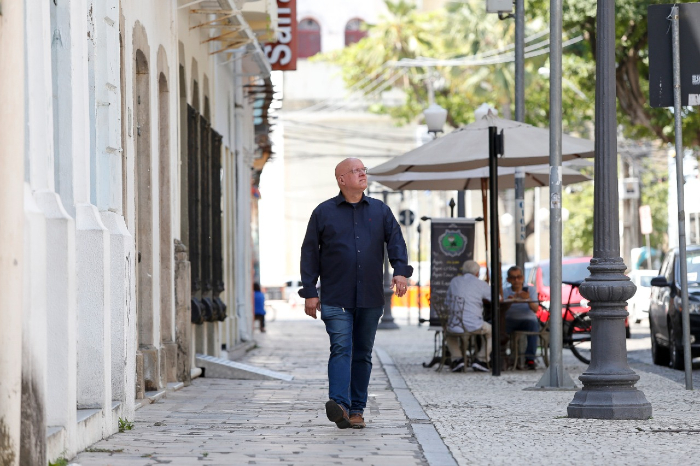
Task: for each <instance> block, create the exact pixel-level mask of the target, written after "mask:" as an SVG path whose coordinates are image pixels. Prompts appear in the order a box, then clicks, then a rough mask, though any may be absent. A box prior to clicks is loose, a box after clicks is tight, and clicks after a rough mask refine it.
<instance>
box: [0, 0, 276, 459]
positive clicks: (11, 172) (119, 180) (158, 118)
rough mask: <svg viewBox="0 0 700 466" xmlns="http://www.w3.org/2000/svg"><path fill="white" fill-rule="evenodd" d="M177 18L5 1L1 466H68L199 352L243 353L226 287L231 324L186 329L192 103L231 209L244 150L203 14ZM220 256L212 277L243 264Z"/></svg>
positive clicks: (231, 84)
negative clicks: (211, 140)
mask: <svg viewBox="0 0 700 466" xmlns="http://www.w3.org/2000/svg"><path fill="white" fill-rule="evenodd" d="M177 4H178V2H143V1H136V0H66V1H62V2H23V1H21V0H8V1H3V12H2V15H0V57H2V62H3V64H7V65H8V66H7V67H3V69H2V70H0V83H2V88H1V89H0V103H2V106H1V108H0V122H2V125H0V135H1V136H2V139H3V145H2V148H0V150H2V153H3V156H2V157H1V158H0V165H1V166H2V170H1V174H0V176H2V178H3V186H4V187H5V189H3V190H2V193H0V238H1V239H2V245H1V247H2V249H1V250H0V276H1V277H3V280H2V287H3V288H2V290H3V293H1V297H0V300H2V309H3V310H12V312H11V313H10V314H8V315H5V314H3V319H4V320H3V322H4V324H3V326H2V329H3V330H2V338H1V339H0V345H2V346H1V348H0V349H1V351H0V394H1V395H2V398H3V400H5V401H4V402H3V403H2V406H1V407H0V435H2V438H1V439H0V444H2V445H3V446H7V448H4V447H3V448H4V449H3V450H2V451H0V463H2V464H3V465H4V464H13V465H14V464H20V463H21V464H46V462H47V460H50V461H54V460H56V459H57V458H58V457H60V456H64V457H67V458H70V457H72V456H73V455H74V454H75V453H76V452H78V451H80V450H82V449H84V448H85V447H87V446H89V445H90V444H92V443H94V442H95V441H97V440H99V439H101V438H104V437H106V436H109V435H111V434H113V433H114V432H116V431H117V427H118V426H117V424H118V419H119V418H123V419H127V420H133V417H134V412H135V410H136V409H137V408H138V406H140V405H141V404H143V403H147V402H148V401H147V398H149V397H151V398H152V397H154V396H161V393H160V392H164V391H165V390H167V389H168V388H172V389H174V388H176V387H178V386H182V383H183V382H184V383H189V381H190V379H191V377H192V375H193V374H194V375H196V374H197V371H196V368H194V367H193V365H192V364H191V362H192V360H193V358H194V349H195V348H196V347H200V348H202V352H206V353H208V354H211V355H214V356H219V355H221V350H220V349H221V342H222V341H225V342H226V343H228V345H229V347H231V346H235V345H236V344H238V343H240V342H241V341H242V338H241V335H243V333H241V332H240V331H239V328H240V325H239V320H241V319H239V316H238V315H237V313H236V310H237V303H234V302H233V301H234V300H235V299H236V293H235V292H234V290H233V288H235V287H237V286H240V285H239V284H238V283H237V282H236V280H235V276H233V275H231V274H229V276H228V277H227V280H226V281H227V286H229V287H230V289H229V290H228V292H227V293H228V294H227V295H226V297H227V299H230V300H231V302H230V303H229V309H233V310H234V312H233V314H232V317H231V318H230V319H227V320H226V321H225V322H223V323H221V322H212V323H206V324H204V325H203V326H197V327H198V328H196V329H193V326H192V324H191V323H190V315H189V313H190V308H189V295H188V293H187V291H188V289H189V286H190V279H189V264H188V261H187V252H186V250H185V249H184V248H183V247H182V244H181V243H180V245H179V246H178V248H177V260H176V258H175V254H176V244H178V242H180V241H181V240H184V239H186V238H183V236H185V235H183V233H186V230H183V228H182V225H183V223H186V218H183V217H185V216H186V215H187V210H186V204H185V203H184V199H183V196H182V189H181V187H182V185H183V178H184V176H185V175H186V172H185V173H183V168H182V167H183V156H182V154H183V151H184V150H185V148H184V147H183V138H182V135H183V131H185V129H183V128H182V126H181V123H182V118H181V114H182V110H183V108H184V109H185V111H186V105H187V104H188V103H190V104H193V105H195V106H197V107H199V108H200V109H201V111H202V113H203V114H204V115H205V116H206V117H207V118H208V119H209V120H210V122H211V124H212V127H213V128H214V129H215V130H216V131H217V132H219V133H221V134H222V136H223V144H222V154H224V156H225V158H224V162H225V164H224V179H225V180H226V181H225V189H226V193H227V194H228V195H231V194H233V193H234V192H235V191H236V188H237V187H238V186H237V185H236V172H245V171H246V167H248V172H249V171H250V164H251V163H252V156H251V154H252V152H253V151H254V150H255V148H254V139H253V127H252V118H253V115H252V108H251V105H250V103H249V102H248V100H247V99H246V98H245V96H244V95H243V93H242V86H243V84H245V83H247V81H244V80H243V78H242V76H241V73H240V65H238V66H239V71H238V73H237V74H236V73H235V71H236V60H229V61H228V62H225V60H226V59H228V58H230V56H227V57H224V56H223V55H216V54H214V55H212V54H211V52H213V51H214V50H215V47H216V45H215V43H213V42H210V43H203V42H204V41H205V40H206V39H207V38H208V37H209V35H210V34H214V31H206V32H205V31H203V30H190V26H191V25H192V24H193V21H202V20H206V19H207V18H206V17H204V18H193V17H192V15H191V14H190V12H189V11H188V10H184V9H182V10H181V9H177ZM25 8H26V11H25ZM25 40H26V47H24V46H23V42H24V41H25ZM239 58H240V57H239ZM238 62H239V63H240V60H238ZM181 65H182V69H181V68H180V66H181ZM10 69H12V70H13V71H12V72H11V73H10V72H9V70H10ZM262 71H263V72H264V71H265V70H262ZM25 74H26V76H27V80H26V81H25V78H24V76H25ZM195 80H196V81H197V86H194V81H195ZM25 86H26V89H27V90H31V91H30V92H29V91H28V92H26V93H25V92H24V90H25ZM195 87H196V88H197V89H198V92H197V95H194V92H193V91H194V89H195ZM236 95H238V97H235V96H236ZM234 99H236V100H235V102H236V103H238V104H239V107H240V111H236V110H234ZM25 110H26V114H25ZM237 118H238V120H239V121H236V119H237ZM242 119H247V120H249V121H247V122H245V121H242ZM25 130H26V137H25V134H24V131H25ZM246 132H248V133H249V134H246ZM184 141H185V142H186V139H184ZM237 141H241V142H240V150H238V151H236V150H235V149H233V147H234V146H236V145H237ZM25 142H26V144H25ZM185 162H186V160H185ZM236 165H240V166H236ZM243 182H245V179H244V180H243ZM248 183H249V180H248ZM238 191H239V192H236V196H229V197H226V200H227V201H228V202H227V203H226V204H224V208H226V209H227V210H228V212H227V214H226V218H227V220H228V221H227V222H224V229H225V230H226V231H225V232H224V233H225V235H224V236H225V237H226V238H229V239H230V240H231V242H232V241H233V239H235V238H240V241H242V244H245V242H246V241H249V240H250V227H249V225H250V222H249V218H250V217H249V216H250V206H249V203H250V189H249V184H248V189H247V190H246V189H239V190H238ZM246 192H247V197H246V196H245V194H246ZM19 199H23V202H18V200H19ZM239 199H241V200H242V201H244V202H248V205H246V206H243V207H242V208H241V207H239V205H238V202H239ZM183 214H184V215H183ZM246 216H247V217H246ZM234 218H235V219H236V221H235V222H234V221H231V220H232V219H234ZM246 218H247V219H248V222H247V223H243V222H244V221H245V220H246ZM8 225H9V226H11V229H7V228H6V226H8ZM246 226H247V227H248V228H247V236H246V228H245V227H246ZM227 246H228V247H227V249H226V256H225V258H224V260H225V262H226V263H227V264H229V265H231V266H233V267H236V268H238V269H241V270H243V269H244V268H245V267H246V263H245V262H244V261H246V260H247V261H248V262H247V264H250V263H251V260H252V258H251V257H248V256H246V255H245V254H237V253H236V248H234V247H231V246H230V243H229V245H227ZM227 268H228V267H227ZM242 279H243V280H244V281H245V282H246V283H248V282H250V277H247V278H246V277H243V278H242ZM176 283H179V285H180V286H179V287H177V285H176ZM183 284H184V285H186V289H185V290H184V291H183V286H182V285H183ZM246 286H247V285H246ZM241 290H243V288H241ZM176 291H177V292H178V295H177V297H176ZM241 306H242V307H241V309H240V314H241V315H243V316H245V315H246V314H248V313H249V312H252V310H251V309H252V305H251V304H248V305H246V304H245V301H241ZM18 309H19V310H21V312H17V310H18ZM3 312H4V311H3ZM246 322H247V321H246ZM244 323H245V322H244ZM223 329H226V331H225V332H224V331H223ZM232 329H235V331H233V330H232ZM249 333H250V332H249V331H248V334H249ZM192 336H194V337H193V338H192ZM200 373H201V371H200Z"/></svg>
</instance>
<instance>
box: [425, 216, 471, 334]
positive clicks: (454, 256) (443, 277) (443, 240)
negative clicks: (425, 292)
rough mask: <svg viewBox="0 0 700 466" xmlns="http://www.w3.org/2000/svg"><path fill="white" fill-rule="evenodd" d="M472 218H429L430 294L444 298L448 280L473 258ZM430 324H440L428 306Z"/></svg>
mask: <svg viewBox="0 0 700 466" xmlns="http://www.w3.org/2000/svg"><path fill="white" fill-rule="evenodd" d="M475 228H476V227H475V220H474V219H471V218H433V219H432V220H431V226H430V297H431V303H432V298H433V297H434V296H438V297H442V298H444V297H445V295H446V294H447V287H448V286H449V285H450V281H451V280H452V279H453V278H454V277H456V276H457V275H459V274H461V272H462V264H464V262H465V261H468V260H472V259H474V235H475ZM430 325H440V320H439V319H438V315H437V312H436V311H435V309H433V306H432V304H431V306H430Z"/></svg>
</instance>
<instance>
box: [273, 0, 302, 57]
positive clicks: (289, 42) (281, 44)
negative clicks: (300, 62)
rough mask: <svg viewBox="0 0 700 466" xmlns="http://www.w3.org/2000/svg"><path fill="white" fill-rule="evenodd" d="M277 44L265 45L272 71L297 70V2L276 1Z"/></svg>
mask: <svg viewBox="0 0 700 466" xmlns="http://www.w3.org/2000/svg"><path fill="white" fill-rule="evenodd" d="M277 18H278V24H279V26H278V28H277V29H278V32H277V42H274V43H269V44H265V55H267V59H268V60H270V65H271V66H272V70H273V71H294V70H296V69H297V0H277Z"/></svg>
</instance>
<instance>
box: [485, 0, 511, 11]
mask: <svg viewBox="0 0 700 466" xmlns="http://www.w3.org/2000/svg"><path fill="white" fill-rule="evenodd" d="M512 11H513V0H486V13H510V12H512Z"/></svg>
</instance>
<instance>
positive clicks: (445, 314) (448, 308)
mask: <svg viewBox="0 0 700 466" xmlns="http://www.w3.org/2000/svg"><path fill="white" fill-rule="evenodd" d="M433 303H434V305H435V307H434V309H435V311H436V313H437V315H438V317H439V319H440V324H441V325H442V335H443V337H442V356H441V358H440V365H439V366H438V368H437V371H438V372H439V371H441V370H442V368H443V366H444V365H445V360H446V359H447V339H448V338H451V337H454V338H458V339H459V341H460V349H461V350H462V355H461V356H462V359H463V360H464V363H465V365H466V364H469V365H471V363H472V362H474V360H475V356H474V355H475V353H476V349H477V348H476V346H477V345H476V343H475V341H474V337H477V338H478V337H481V338H482V342H481V343H482V345H484V347H486V335H484V334H483V333H480V332H468V331H466V330H464V331H463V332H451V331H450V330H449V329H450V328H462V329H464V328H465V327H464V324H463V322H462V314H463V312H464V304H465V303H464V299H463V298H460V297H452V296H448V297H447V298H442V297H440V298H437V299H435V300H434V301H433V302H431V306H432V305H433ZM452 357H453V358H455V357H456V355H454V354H453V355H452Z"/></svg>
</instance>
